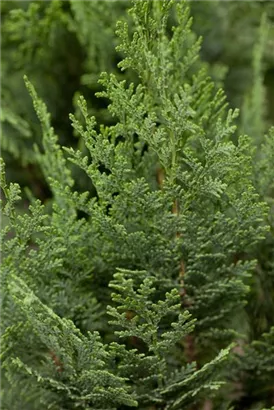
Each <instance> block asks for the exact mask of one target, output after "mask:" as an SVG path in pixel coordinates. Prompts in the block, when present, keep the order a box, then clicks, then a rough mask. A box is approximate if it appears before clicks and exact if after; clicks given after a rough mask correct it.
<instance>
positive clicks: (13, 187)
mask: <svg viewBox="0 0 274 410" xmlns="http://www.w3.org/2000/svg"><path fill="white" fill-rule="evenodd" d="M60 3H61V2H51V3H50V6H49V7H51V9H50V10H51V12H52V13H53V15H54V16H55V17H56V15H57V16H58V15H59V14H58V13H59V12H57V14H56V10H57V11H58V10H59V11H60V9H58V7H60ZM95 3H96V4H97V2H95ZM35 4H36V3H34V4H33V6H32V7H31V8H29V9H28V11H27V13H29V15H28V17H29V18H30V19H36V18H37V15H38V13H39V11H38V8H37V7H36V5H35ZM72 4H73V7H74V8H75V10H76V11H75V12H76V15H77V19H78V20H77V19H76V21H79V22H81V21H82V19H83V20H84V17H83V15H85V13H86V12H85V7H88V6H87V4H89V3H87V2H79V3H78V2H75V3H73V2H72ZM119 4H120V3H119ZM97 5H98V4H97ZM102 6H103V5H102ZM102 6H101V7H102ZM41 7H42V8H43V7H45V5H42V6H41ZM54 7H56V9H54ZM90 7H91V13H92V7H93V6H91V5H90ZM94 7H95V6H94ZM121 8H122V5H121ZM53 9H54V10H55V11H54V10H53ZM106 10H108V11H109V9H108V8H107V9H106ZM115 10H117V9H115ZM97 11H98V9H97ZM60 13H61V12H60ZM77 13H78V14H77ZM83 13H84V14H83ZM21 14H22V13H21ZM60 15H61V16H63V14H62V13H61V14H60ZM93 15H94V14H93ZM14 16H15V17H14V18H18V19H19V20H20V18H21V17H20V13H19V12H18V13H14ZM50 16H51V14H50V13H48V14H47V18H48V19H50ZM264 19H266V17H263V18H262V22H263V23H262V24H261V27H263V24H264V22H265V24H266V20H264ZM61 21H62V23H64V24H71V27H72V28H71V30H72V29H73V27H74V29H75V26H73V24H72V21H71V20H70V21H69V22H68V21H66V20H65V19H64V18H62V19H61ZM191 23H192V18H191V17H190V8H189V6H188V5H187V4H186V3H184V2H181V1H179V2H172V1H169V0H168V1H135V2H134V3H133V6H132V8H131V9H130V10H129V15H128V16H127V17H126V18H125V19H124V20H120V21H119V22H118V23H117V35H118V39H119V41H118V46H117V51H118V53H119V55H120V56H121V58H120V61H119V64H118V68H117V69H116V72H108V73H107V72H103V73H102V74H101V75H100V79H99V86H98V92H97V94H96V97H97V98H98V100H99V101H100V100H101V99H103V101H107V102H108V108H107V110H108V114H107V115H106V116H105V115H104V114H103V113H104V110H103V111H102V112H101V114H100V115H99V117H100V119H101V122H98V116H97V117H95V116H94V115H91V112H90V108H89V103H90V101H89V103H88V102H87V99H86V98H84V96H79V98H78V101H77V109H76V112H75V113H74V114H71V115H70V121H71V125H72V129H73V130H74V132H75V133H76V135H78V136H79V138H80V139H81V141H82V144H83V145H84V146H83V147H81V145H80V146H78V147H75V146H71V147H68V146H67V147H63V148H62V147H61V144H60V141H59V139H58V137H57V135H56V133H55V131H54V129H53V127H52V125H51V115H50V113H49V112H48V110H47V107H46V104H45V103H44V102H43V101H42V100H41V98H40V97H39V96H38V93H37V91H36V89H35V87H34V86H33V84H32V82H31V76H29V78H27V77H26V76H25V83H26V87H27V90H28V92H29V94H30V96H31V98H32V102H33V107H34V110H35V112H36V115H37V118H38V119H39V121H40V124H41V130H42V138H41V143H37V144H36V145H35V148H34V150H33V151H32V155H33V156H34V158H35V163H36V164H37V166H38V167H39V169H40V170H41V172H42V174H43V176H44V178H45V181H46V183H47V185H48V186H49V188H50V191H51V196H52V200H51V204H50V206H48V207H46V206H45V204H43V203H42V202H41V200H40V199H36V198H35V196H34V195H33V194H31V192H30V191H29V193H28V198H29V202H30V205H29V207H28V210H27V211H25V212H23V214H22V212H19V211H18V209H17V203H18V201H20V200H21V197H22V192H21V189H20V186H19V185H18V184H17V183H9V182H7V179H6V175H5V165H4V161H3V160H2V162H1V187H2V191H3V200H2V205H3V211H2V212H3V216H4V217H5V218H6V220H7V221H8V222H7V223H6V224H4V225H3V227H2V266H1V282H2V284H1V286H2V308H1V319H2V320H1V322H2V408H3V409H5V410H11V409H12V410H17V409H18V410H19V409H20V410H38V409H39V410H40V409H54V410H62V409H63V410H69V409H78V408H79V409H83V410H84V409H85V410H87V409H121V410H122V409H128V408H134V407H135V408H139V409H166V410H168V409H169V410H175V409H178V410H179V409H188V410H194V409H197V410H198V409H201V410H208V409H218V410H225V409H226V410H229V409H230V410H232V409H234V410H237V409H245V408H246V409H250V410H252V409H253V410H256V409H258V410H259V409H261V410H262V409H263V408H265V409H266V408H268V409H270V408H271V406H274V395H273V376H274V332H273V329H274V327H273V325H274V323H273V317H272V316H271V315H270V316H269V315H268V314H269V312H273V310H271V309H273V306H272V305H273V289H274V287H273V266H274V265H273V226H274V223H273V152H274V131H273V128H272V129H270V131H269V134H268V136H266V137H265V138H262V137H261V136H258V138H257V139H256V138H253V139H251V138H250V137H248V136H246V135H238V134H239V133H238V131H237V122H236V121H238V120H237V118H238V116H239V111H238V110H237V109H235V110H233V109H230V108H229V107H228V103H227V100H226V96H225V92H224V91H223V89H221V88H220V87H219V80H218V81H217V82H214V80H213V79H212V77H211V76H210V74H212V70H211V67H210V66H209V64H207V63H205V62H203V61H202V60H201V59H200V56H199V51H200V47H201V38H199V37H197V36H196V35H195V34H194V32H193V31H192V29H191ZM54 24H55V23H54V20H50V21H49V22H48V23H45V24H44V25H43V24H41V26H39V24H37V27H36V28H37V30H38V31H39V30H42V32H43V33H44V34H45V36H46V38H47V35H48V34H49V33H50V30H49V27H52V29H54V30H55V29H56V30H58V29H60V27H59V24H57V23H56V26H55V25H54ZM98 24H99V22H98ZM43 30H44V31H43ZM48 30H49V31H48ZM87 30H88V27H87V26H85V25H83V27H82V28H81V29H79V41H82V42H84V43H85V42H86V44H88V47H90V48H89V50H91V51H90V52H91V54H92V53H93V54H94V53H95V54H96V52H97V51H96V50H97V49H96V48H95V49H94V48H92V47H91V44H89V43H88V41H89V40H88V36H87V33H88V31H87ZM261 33H262V34H261V37H260V39H262V41H261V42H260V43H258V44H261V46H260V47H259V46H258V47H257V48H256V49H255V51H254V75H255V76H256V79H257V81H254V89H255V91H254V93H255V92H256V93H257V95H258V98H259V97H261V100H263V98H264V97H263V96H264V87H263V83H262V81H261V76H262V70H260V67H259V66H258V64H259V63H257V65H256V64H255V61H256V58H257V57H258V56H259V57H258V58H259V60H260V61H261V60H262V58H263V57H262V47H263V46H262V44H263V43H264V38H265V37H264V30H263V29H261ZM32 36H34V34H33V33H32V32H31V33H30V39H32V40H34V37H32ZM109 36H110V37H109V38H111V39H114V34H109ZM115 41H116V40H115ZM115 41H114V40H113V44H112V40H111V41H109V42H108V43H107V45H109V44H111V45H113V46H114V43H115ZM93 45H94V43H93ZM38 49H39V48H38ZM46 50H47V49H46ZM93 54H92V55H93ZM102 55H103V54H102ZM111 55H112V56H113V55H114V52H113V51H112V54H111ZM104 58H105V57H104ZM91 60H92V59H90V61H91ZM37 61H38V60H37ZM89 67H90V66H87V71H89V69H90V70H91V71H92V68H89ZM258 67H259V68H258ZM119 70H120V71H119ZM110 71H112V70H110ZM213 77H214V76H213ZM85 80H86V81H87V82H89V81H91V82H92V81H94V77H92V76H88V77H87V76H86V77H85ZM92 84H93V83H92ZM254 95H255V94H252V96H251V97H252V98H251V97H250V96H248V95H247V96H246V104H245V107H244V110H245V111H244V113H246V116H245V117H244V120H245V121H247V120H246V119H247V118H249V117H248V115H247V114H248V110H251V112H252V110H253V109H255V103H256V102H257V100H256V98H255V97H254ZM261 100H260V101H261ZM98 107H100V105H98ZM255 111H256V110H255ZM256 112H257V111H256ZM259 114H260V118H259V120H260V121H258V118H255V117H254V116H253V117H251V118H250V121H249V122H248V124H249V125H250V129H251V134H252V132H253V131H254V132H255V131H256V133H257V132H262V126H261V124H264V111H263V108H262V109H261V111H260V113H259ZM104 118H105V119H106V121H105V122H104V121H103V120H104ZM17 120H18V119H16V118H14V121H15V123H16V124H18V131H21V130H22V127H23V128H24V129H25V130H27V129H28V124H27V123H26V124H25V123H24V124H22V123H20V122H19V123H18V121H17ZM244 120H243V122H242V124H245V122H244ZM243 128H244V125H243ZM258 129H259V130H260V131H258ZM256 135H257V134H256ZM256 135H255V136H256ZM252 136H253V135H252ZM71 145H73V144H71ZM256 147H257V148H256ZM255 148H256V149H255ZM75 169H77V170H78V171H77V172H76V173H75ZM75 175H77V178H86V181H88V184H89V186H90V187H91V188H90V190H83V189H79V183H78V182H77V181H76V178H75ZM84 175H85V177H84ZM84 186H85V185H84ZM262 278H264V279H262ZM265 280H267V283H268V285H269V286H267V293H266V292H265V289H264V287H265ZM258 284H259V285H260V286H261V287H260V286H259V285H258ZM260 288H261V289H264V290H262V292H261V294H259V295H258V289H260ZM261 295H263V297H264V296H265V295H267V296H268V303H267V305H266V307H265V310H264V309H261V306H259V307H258V301H259V300H260V296H261ZM271 304H272V305H271ZM268 309H269V312H268ZM258 311H259V313H260V315H259V316H260V318H258V314H257V312H258ZM252 321H254V322H256V323H258V324H260V326H261V327H260V326H258V327H257V332H256V331H255V329H253V328H252ZM262 321H263V325H261V323H262Z"/></svg>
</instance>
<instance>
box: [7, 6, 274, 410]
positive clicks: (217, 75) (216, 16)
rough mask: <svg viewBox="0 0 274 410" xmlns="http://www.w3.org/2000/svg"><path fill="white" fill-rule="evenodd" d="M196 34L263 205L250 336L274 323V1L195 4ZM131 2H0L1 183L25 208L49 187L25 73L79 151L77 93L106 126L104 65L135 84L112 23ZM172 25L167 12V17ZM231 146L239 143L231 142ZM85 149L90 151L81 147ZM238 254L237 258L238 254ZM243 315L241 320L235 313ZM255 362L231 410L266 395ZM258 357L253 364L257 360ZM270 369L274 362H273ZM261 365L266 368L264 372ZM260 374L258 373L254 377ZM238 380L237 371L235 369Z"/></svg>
mask: <svg viewBox="0 0 274 410" xmlns="http://www.w3.org/2000/svg"><path fill="white" fill-rule="evenodd" d="M189 4H190V7H191V13H192V16H193V30H194V33H195V34H196V35H197V36H202V37H203V43H202V47H201V53H200V54H201V59H202V60H203V61H204V63H205V64H207V65H208V66H209V72H210V74H211V76H212V77H213V78H214V79H215V81H216V82H217V84H218V85H220V86H222V87H223V88H224V89H225V92H226V95H227V98H228V103H229V105H230V106H231V107H239V108H240V109H241V111H240V112H241V113H240V116H239V120H238V125H239V127H238V135H239V134H240V133H241V134H242V133H247V134H248V135H250V136H251V137H252V139H253V141H254V176H253V178H254V183H255V185H256V187H257V190H258V192H259V195H260V197H261V198H262V199H264V200H265V201H267V202H268V204H269V207H270V212H269V217H268V219H269V220H268V223H269V224H270V232H269V235H268V237H267V238H266V240H265V241H264V242H263V243H262V244H261V246H260V247H258V250H257V254H256V255H247V257H252V258H257V260H258V264H257V268H256V275H254V277H253V278H252V283H251V284H250V285H251V292H250V299H249V303H248V305H247V308H246V315H247V317H246V319H245V320H246V322H247V323H248V326H247V328H248V330H247V333H248V336H247V337H248V339H249V341H252V340H255V339H259V338H260V337H261V335H262V333H263V332H267V331H269V329H270V328H271V326H273V325H274V255H273V249H274V217H273V215H274V206H273V198H274V185H273V181H274V169H273V168H274V167H273V160H274V130H272V131H271V132H270V133H269V136H268V137H264V135H265V134H266V133H268V129H269V127H270V125H271V124H274V2H271V1H242V2H241V1H223V0H220V1H218V0H216V1H192V2H190V3H189ZM130 6H131V2H129V1H123V0H120V1H97V0H92V1H81V0H80V1H76V0H71V1H59V0H50V1H8V0H6V1H2V2H1V23H2V24H1V37H2V57H1V59H2V61H1V64H2V84H1V85H2V87H1V103H2V104H1V127H2V129H1V147H2V156H3V158H4V160H5V162H6V172H7V180H8V182H10V181H16V182H18V183H20V185H21V186H22V187H25V188H26V190H25V192H26V193H25V205H23V206H27V205H28V196H29V195H30V194H29V192H31V193H32V194H33V195H34V196H35V197H38V198H40V199H41V200H42V202H43V203H45V204H46V205H48V206H50V203H51V192H50V189H49V187H48V186H47V183H46V181H45V178H44V176H43V174H42V172H41V170H40V169H39V166H38V164H37V163H36V155H35V150H34V146H35V145H38V146H39V147H40V149H41V130H40V124H39V121H38V119H37V117H36V114H35V112H34V110H33V106H32V101H31V98H30V97H29V95H28V92H27V90H26V87H25V84H24V80H23V75H24V74H26V75H27V76H28V78H29V79H30V81H31V82H32V83H33V84H34V86H35V88H36V89H37V91H38V95H39V97H41V98H42V99H43V100H44V101H45V103H46V105H47V107H48V111H49V112H50V113H51V118H52V125H53V127H54V129H55V131H56V133H57V135H58V136H59V140H60V144H61V145H64V146H73V147H76V146H77V147H78V148H80V149H82V150H84V149H85V148H84V144H83V141H82V140H81V138H80V136H79V135H77V133H76V132H75V131H73V128H72V127H71V125H70V121H69V113H71V112H74V113H75V114H76V116H77V117H78V118H79V119H80V118H81V117H80V114H79V112H78V111H77V108H76V100H77V98H78V96H79V95H80V94H82V95H84V96H85V98H86V100H87V102H88V106H89V107H90V113H91V114H92V115H94V116H95V117H96V119H97V122H98V123H99V124H100V123H104V124H106V125H107V124H111V123H112V122H113V121H114V119H113V118H112V117H111V116H110V114H109V113H108V111H107V104H108V103H107V101H106V100H104V99H103V98H100V99H98V98H96V97H95V94H96V92H98V91H100V89H101V88H100V85H99V84H98V82H97V81H98V78H99V75H100V73H101V72H102V71H107V72H109V73H110V72H112V73H115V74H116V75H117V76H118V78H120V79H122V78H124V79H125V80H126V81H131V82H135V83H136V82H137V78H136V77H135V76H134V74H133V73H132V72H130V71H127V72H121V71H119V70H118V69H117V64H118V63H119V61H120V60H121V59H122V55H121V54H119V52H117V51H115V47H116V46H117V44H118V42H117V38H116V35H115V27H116V22H117V21H118V20H120V19H122V20H127V19H128V15H127V9H128V8H129V7H130ZM169 24H170V28H171V27H172V24H173V22H172V18H171V19H170V22H169ZM235 143H237V141H235ZM86 155H87V153H86ZM71 167H72V171H73V174H74V177H75V181H76V182H75V188H76V189H78V190H79V191H85V190H87V189H88V190H90V191H92V189H93V188H92V186H90V181H89V180H88V178H87V177H86V176H85V175H84V174H83V173H82V172H81V171H80V170H79V169H77V168H73V165H71ZM243 257H244V256H243V255H241V258H243ZM241 320H242V319H241ZM256 352H257V350H256V349H255V348H254V360H253V361H252V363H251V362H247V363H245V368H243V369H241V371H242V374H243V376H242V375H241V383H240V391H239V393H238V396H237V400H236V404H235V409H236V410H238V409H239V410H240V409H245V408H248V409H254V410H256V409H261V408H262V406H263V404H262V403H264V402H263V401H261V400H262V397H265V395H266V394H269V395H271V397H273V389H274V385H273V381H272V382H271V377H272V376H271V375H273V369H272V367H271V366H270V370H269V371H270V376H269V377H268V378H267V377H266V381H264V382H263V383H262V382H261V380H262V378H259V377H258V375H256V372H255V371H254V372H253V369H254V368H255V367H256V363H257V362H258V363H259V362H260V358H259V354H261V351H259V353H258V357H257V358H256V354H257V353H256ZM256 360H257V362H256ZM273 368H274V364H273ZM262 371H264V370H262ZM257 377H258V378H257ZM236 379H237V375H236Z"/></svg>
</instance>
